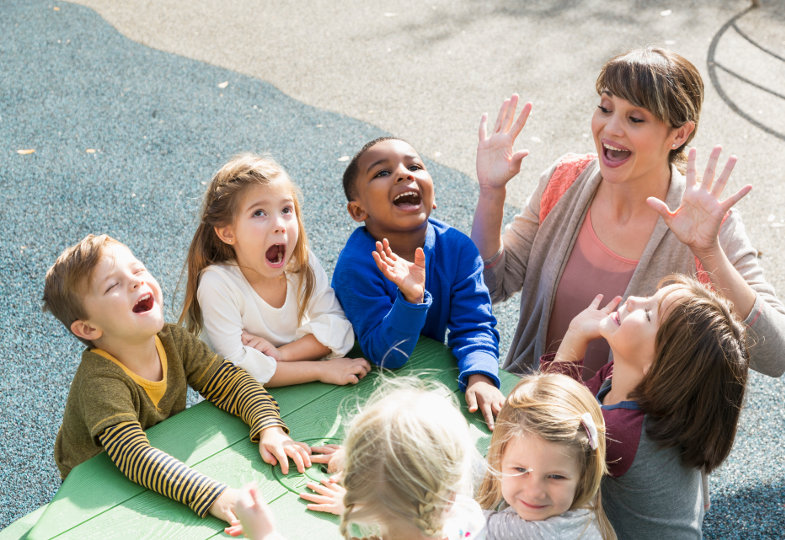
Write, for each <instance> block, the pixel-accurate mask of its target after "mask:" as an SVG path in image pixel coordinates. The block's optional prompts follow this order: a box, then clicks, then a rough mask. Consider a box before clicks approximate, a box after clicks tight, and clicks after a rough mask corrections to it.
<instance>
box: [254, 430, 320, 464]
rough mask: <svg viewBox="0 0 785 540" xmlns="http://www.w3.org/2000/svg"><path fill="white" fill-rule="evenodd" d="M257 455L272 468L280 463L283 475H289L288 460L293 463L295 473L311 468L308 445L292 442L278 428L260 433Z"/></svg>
mask: <svg viewBox="0 0 785 540" xmlns="http://www.w3.org/2000/svg"><path fill="white" fill-rule="evenodd" d="M259 454H261V456H262V461H264V462H265V463H269V464H270V465H272V466H275V465H277V464H279V463H280V465H281V472H282V473H284V474H288V473H289V458H292V461H294V464H295V466H296V467H297V472H301V473H302V472H305V468H306V467H310V466H311V449H310V448H309V447H308V445H307V444H305V443H303V442H296V441H293V440H292V438H291V437H289V435H287V434H286V433H285V432H284V430H283V429H281V428H280V427H278V426H275V427H269V428H267V429H265V430H264V431H262V436H261V438H260V439H259Z"/></svg>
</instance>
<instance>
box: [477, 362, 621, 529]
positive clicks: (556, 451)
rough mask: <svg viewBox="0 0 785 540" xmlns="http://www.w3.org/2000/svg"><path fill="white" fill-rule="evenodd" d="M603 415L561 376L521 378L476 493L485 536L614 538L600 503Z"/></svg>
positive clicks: (506, 407)
mask: <svg viewBox="0 0 785 540" xmlns="http://www.w3.org/2000/svg"><path fill="white" fill-rule="evenodd" d="M606 470H607V468H606V465H605V422H604V421H603V417H602V412H601V411H600V406H599V404H598V403H597V400H596V399H595V398H594V396H592V395H591V393H590V392H589V391H588V390H587V389H586V388H585V387H584V386H583V385H581V384H580V383H578V382H576V381H574V380H572V379H570V378H569V377H567V376H564V375H558V374H554V375H540V374H537V375H530V376H527V377H524V378H523V379H522V380H521V381H520V382H519V383H518V384H517V385H516V386H515V388H514V389H513V390H512V391H511V392H510V395H509V396H507V400H506V401H505V403H504V406H503V407H502V410H501V412H500V413H499V417H498V419H497V421H496V428H495V429H494V431H493V437H492V439H491V446H490V449H489V451H488V472H486V474H485V478H484V479H483V482H482V484H481V485H480V490H479V492H478V495H477V499H478V501H479V502H480V505H481V506H482V507H483V508H484V509H486V512H485V515H486V518H487V520H488V523H487V537H488V539H489V540H490V539H504V538H510V539H511V538H542V539H547V538H585V539H600V538H602V539H605V540H607V539H614V538H616V535H615V534H614V532H613V528H612V527H611V526H610V523H609V522H608V519H607V518H606V517H605V513H604V511H603V509H602V504H601V502H600V481H601V479H602V477H603V475H604V474H605V473H606Z"/></svg>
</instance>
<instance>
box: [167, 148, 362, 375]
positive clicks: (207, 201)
mask: <svg viewBox="0 0 785 540" xmlns="http://www.w3.org/2000/svg"><path fill="white" fill-rule="evenodd" d="M187 266H188V283H187V285H186V291H185V302H184V305H183V311H182V314H181V315H180V323H183V322H184V321H185V322H186V325H187V327H188V329H189V330H190V331H191V332H194V333H195V334H199V333H200V332H201V334H202V337H203V338H204V339H205V341H207V342H208V343H209V344H210V345H211V346H212V348H213V349H214V350H215V352H217V353H218V354H220V355H221V356H223V357H224V358H226V359H227V360H229V361H230V362H232V363H234V364H235V365H237V366H239V367H242V368H243V369H245V370H246V371H248V372H249V373H250V374H251V375H252V376H253V377H254V378H255V379H257V380H258V381H259V382H261V383H263V384H265V385H267V386H286V385H291V384H298V383H304V382H311V381H322V382H326V383H332V384H348V383H356V382H357V381H358V380H359V379H361V378H362V377H364V376H365V374H366V373H367V372H368V370H369V369H370V365H369V364H368V362H367V361H366V360H364V359H362V358H344V355H345V354H346V353H347V352H348V351H349V349H351V348H352V346H353V345H354V332H353V331H352V326H351V324H350V323H349V321H348V320H347V319H346V317H345V316H344V314H343V310H342V309H341V306H340V304H339V303H338V301H337V299H336V298H335V293H334V292H333V290H332V288H330V285H329V281H328V279H327V275H326V274H325V272H324V270H323V269H322V267H321V265H320V264H319V261H318V260H317V259H316V257H315V256H314V255H313V253H312V252H311V251H310V249H309V248H308V241H307V238H306V235H305V228H304V225H303V220H302V216H301V212H300V203H299V201H298V198H297V190H296V187H295V186H294V184H293V183H292V181H291V180H290V179H289V176H288V175H287V174H286V172H285V171H284V170H283V168H282V167H281V166H280V165H278V164H277V163H276V162H275V161H273V160H272V159H269V158H264V157H260V156H255V155H252V154H243V155H239V156H235V157H234V158H232V159H231V160H230V161H229V162H228V163H227V164H226V165H224V166H223V167H222V168H221V169H220V170H219V171H218V172H217V173H216V174H215V176H214V177H213V179H212V181H211V183H210V186H209V187H208V189H207V193H206V194H205V198H204V204H203V207H202V213H201V220H200V223H199V226H198V228H197V230H196V233H195V234H194V237H193V240H192V241H191V246H190V248H189V250H188V260H187ZM323 358H327V360H324V361H321V362H314V361H313V360H321V359H323Z"/></svg>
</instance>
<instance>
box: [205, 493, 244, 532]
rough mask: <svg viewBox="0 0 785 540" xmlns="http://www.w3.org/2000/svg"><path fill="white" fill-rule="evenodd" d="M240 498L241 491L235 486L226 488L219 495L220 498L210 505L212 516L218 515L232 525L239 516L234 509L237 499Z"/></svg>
mask: <svg viewBox="0 0 785 540" xmlns="http://www.w3.org/2000/svg"><path fill="white" fill-rule="evenodd" d="M239 498H240V491H238V490H236V489H233V488H226V489H225V490H223V493H221V494H220V495H218V498H217V499H215V501H213V504H212V505H210V509H209V510H208V512H210V515H211V516H214V517H217V518H218V519H221V520H223V521H225V522H227V523H229V524H230V525H231V524H232V522H234V521H236V520H237V517H236V516H235V514H234V511H233V510H232V509H233V507H234V505H235V503H236V502H237V500H238V499H239Z"/></svg>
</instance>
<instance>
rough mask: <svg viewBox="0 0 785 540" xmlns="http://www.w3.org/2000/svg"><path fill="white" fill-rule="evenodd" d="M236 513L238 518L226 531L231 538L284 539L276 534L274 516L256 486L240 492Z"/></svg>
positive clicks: (235, 506) (235, 508)
mask: <svg viewBox="0 0 785 540" xmlns="http://www.w3.org/2000/svg"><path fill="white" fill-rule="evenodd" d="M233 491H236V490H233ZM234 513H235V514H236V515H237V517H236V518H235V519H234V521H232V523H231V526H230V527H226V528H225V529H224V532H225V533H226V534H228V535H229V536H240V535H241V534H242V535H245V536H246V538H253V539H254V540H283V537H282V536H281V535H280V534H278V533H277V532H275V520H274V519H273V514H272V512H271V511H270V508H269V507H268V506H267V504H266V503H265V502H264V500H263V499H262V497H261V494H260V493H259V491H258V490H257V489H256V487H255V486H253V485H250V486H246V487H245V488H244V490H243V491H240V492H238V498H237V501H236V502H235V504H234Z"/></svg>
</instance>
